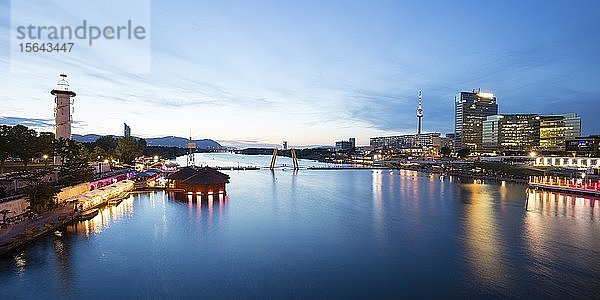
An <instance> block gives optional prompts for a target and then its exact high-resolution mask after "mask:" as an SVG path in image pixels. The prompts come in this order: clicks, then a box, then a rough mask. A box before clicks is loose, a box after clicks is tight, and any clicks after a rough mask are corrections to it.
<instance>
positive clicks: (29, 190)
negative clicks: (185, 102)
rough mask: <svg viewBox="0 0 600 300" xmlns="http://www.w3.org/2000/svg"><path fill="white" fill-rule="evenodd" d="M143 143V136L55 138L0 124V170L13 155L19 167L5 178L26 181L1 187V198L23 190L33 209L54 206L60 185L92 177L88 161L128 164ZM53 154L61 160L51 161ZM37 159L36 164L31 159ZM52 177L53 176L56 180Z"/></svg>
mask: <svg viewBox="0 0 600 300" xmlns="http://www.w3.org/2000/svg"><path fill="white" fill-rule="evenodd" d="M145 147H146V142H145V140H143V139H136V138H134V137H125V138H115V137H113V136H103V137H100V138H99V139H98V140H96V141H95V142H93V143H80V142H77V141H73V140H68V139H62V138H61V139H55V136H54V134H53V133H50V132H37V131H35V130H33V129H29V128H27V127H26V126H23V125H15V126H9V125H0V173H4V171H5V166H6V163H7V161H8V160H9V159H12V161H13V164H12V165H15V163H14V162H15V159H18V160H17V161H19V162H20V164H21V167H20V168H19V169H18V170H14V168H13V172H10V173H9V174H7V176H6V179H9V180H15V181H17V182H21V183H25V184H26V187H25V188H23V189H17V190H11V191H6V190H3V189H2V187H0V198H1V197H4V196H8V195H9V194H25V195H27V197H28V198H29V202H30V206H31V209H32V211H34V212H43V211H47V210H49V209H51V208H53V207H55V206H56V203H55V202H54V197H55V196H56V194H57V193H58V192H59V191H60V187H61V186H70V185H75V184H78V183H82V182H88V181H91V180H92V179H93V168H92V165H93V164H91V162H94V161H103V160H105V159H109V160H112V159H113V158H114V159H118V160H119V161H120V162H123V163H126V164H130V163H132V162H133V161H134V159H135V158H136V157H138V156H141V155H142V154H143V152H144V149H145ZM54 157H56V158H57V159H58V160H60V163H59V164H58V165H56V166H55V165H54V164H53V163H52V161H53V159H54ZM35 161H37V162H38V163H37V164H33V162H35ZM51 178H55V179H56V181H54V180H52V179H51Z"/></svg>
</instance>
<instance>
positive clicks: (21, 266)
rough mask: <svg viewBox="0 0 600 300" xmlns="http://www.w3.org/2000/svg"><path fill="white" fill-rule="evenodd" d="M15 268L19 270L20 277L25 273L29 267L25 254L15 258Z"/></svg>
mask: <svg viewBox="0 0 600 300" xmlns="http://www.w3.org/2000/svg"><path fill="white" fill-rule="evenodd" d="M15 266H16V267H17V269H18V271H17V272H18V273H19V275H21V274H23V273H24V272H25V266H27V261H26V260H25V258H23V253H21V254H19V255H17V256H15Z"/></svg>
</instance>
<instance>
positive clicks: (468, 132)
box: [454, 90, 498, 151]
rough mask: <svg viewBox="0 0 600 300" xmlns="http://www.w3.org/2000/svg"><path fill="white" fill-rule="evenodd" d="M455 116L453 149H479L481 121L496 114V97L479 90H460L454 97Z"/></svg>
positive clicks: (480, 144)
mask: <svg viewBox="0 0 600 300" xmlns="http://www.w3.org/2000/svg"><path fill="white" fill-rule="evenodd" d="M454 102H455V118H454V133H455V142H454V149H455V151H458V150H460V149H463V148H469V149H471V150H479V149H481V147H482V140H483V121H484V120H485V119H486V117H488V116H492V115H496V114H498V104H497V103H496V97H495V96H494V94H491V93H484V92H481V90H478V91H475V90H473V91H472V92H460V93H458V94H457V95H456V97H455V98H454Z"/></svg>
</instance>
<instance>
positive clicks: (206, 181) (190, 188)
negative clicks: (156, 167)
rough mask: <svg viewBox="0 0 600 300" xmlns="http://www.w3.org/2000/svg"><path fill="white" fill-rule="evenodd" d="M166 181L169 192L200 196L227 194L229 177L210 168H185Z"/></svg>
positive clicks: (169, 176)
mask: <svg viewBox="0 0 600 300" xmlns="http://www.w3.org/2000/svg"><path fill="white" fill-rule="evenodd" d="M166 179H167V182H168V183H167V187H168V189H169V190H172V191H175V192H184V193H195V194H197V195H200V196H208V195H218V194H226V193H227V192H226V190H225V185H226V184H227V183H229V175H227V174H224V173H221V172H219V171H217V170H216V169H213V168H209V167H203V168H198V167H184V168H181V169H179V171H177V172H175V173H172V174H170V175H168V176H167V177H166Z"/></svg>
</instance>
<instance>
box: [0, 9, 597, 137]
mask: <svg viewBox="0 0 600 300" xmlns="http://www.w3.org/2000/svg"><path fill="white" fill-rule="evenodd" d="M513 4H515V3H513ZM541 5H543V6H541ZM597 6H598V5H597V4H595V3H591V2H590V3H583V2H581V3H576V4H570V5H569V6H566V7H565V6H564V5H561V4H560V3H559V2H555V3H548V2H543V3H541V2H540V3H539V4H535V3H527V4H521V3H519V6H518V7H519V9H518V10H517V9H515V8H514V7H515V6H514V5H509V4H504V3H502V4H489V5H486V7H485V8H484V7H482V6H474V5H469V3H468V2H461V3H455V4H452V5H450V4H446V3H434V2H428V3H425V4H411V3H398V2H379V3H377V4H373V3H363V4H356V3H352V4H348V3H343V2H335V3H327V4H323V3H316V2H310V3H309V2H307V3H297V4H291V3H287V4H281V3H267V2H260V3H257V2H254V3H252V4H250V3H235V4H233V3H229V2H224V3H217V4H215V3H213V4H211V5H210V6H208V5H207V4H204V3H199V4H197V3H194V4H191V3H177V4H176V5H173V4H169V5H167V4H161V3H153V5H152V11H153V12H152V18H151V19H152V27H151V31H150V34H151V36H152V49H151V50H152V71H151V72H150V73H147V74H127V73H125V74H111V73H103V72H93V70H90V69H89V68H88V67H89V66H87V65H86V62H80V61H79V62H77V63H74V62H72V61H65V68H64V69H62V70H56V69H48V68H45V67H44V66H38V65H34V66H31V69H24V70H20V71H22V72H14V71H13V72H11V71H10V69H11V68H10V60H9V56H10V49H9V46H10V37H9V36H10V35H9V30H10V20H9V18H10V14H9V10H10V4H9V3H8V2H2V3H1V4H0V8H1V9H0V11H1V12H0V70H2V72H0V81H2V82H3V86H5V93H4V94H3V99H2V100H3V101H1V102H0V121H3V122H4V123H10V122H12V123H15V122H23V121H29V122H30V123H29V124H34V125H35V124H37V125H41V126H40V127H45V128H47V130H48V131H53V130H52V124H53V121H52V120H53V109H52V108H53V98H52V96H51V95H50V94H49V91H50V90H51V89H53V88H54V87H55V85H56V81H57V75H58V74H59V73H61V72H65V73H67V74H68V75H69V81H70V83H71V86H72V88H73V91H75V92H76V93H77V94H78V95H77V97H76V98H75V112H74V114H73V115H74V121H75V123H74V128H73V133H76V134H87V133H96V134H113V135H119V134H121V133H122V131H123V129H122V126H123V125H122V124H123V122H126V123H127V124H130V125H131V127H132V134H133V135H135V136H140V137H155V136H166V135H176V136H183V137H187V136H188V135H189V132H190V130H191V132H192V135H193V137H194V138H211V139H214V140H217V141H223V142H225V144H227V142H226V141H234V142H239V141H244V142H248V143H256V144H279V143H280V142H281V141H282V140H288V141H289V143H290V145H320V144H323V145H331V144H333V142H334V141H336V140H340V139H346V138H348V137H356V138H357V144H358V145H366V144H368V143H369V138H370V137H375V136H385V135H398V134H409V133H415V132H416V130H417V118H416V117H415V109H416V106H417V92H418V90H423V109H424V111H425V113H424V118H423V131H424V132H434V131H435V132H441V133H450V132H453V127H454V118H453V117H454V96H455V95H456V93H457V92H458V91H470V90H472V89H478V88H482V89H483V90H487V91H491V92H493V93H494V94H495V95H496V96H497V99H498V107H499V111H498V113H502V114H506V113H536V114H559V113H568V112H575V113H577V114H579V115H580V116H581V118H582V134H583V135H587V134H597V133H598V132H599V131H600V120H597V119H596V118H594V117H593V116H594V114H595V110H593V109H589V107H591V106H592V105H594V104H595V102H596V101H597V100H598V99H599V98H600V87H598V86H597V84H596V83H597V82H598V79H600V71H598V70H597V69H596V68H595V67H594V66H595V65H597V64H598V63H599V62H600V61H599V60H600V58H599V57H598V55H597V54H596V53H598V50H600V49H599V48H600V38H599V37H597V36H596V35H594V28H597V27H598V25H600V24H598V23H600V21H598V20H596V19H594V11H597V9H594V8H597ZM51 9H52V8H51V7H42V8H40V10H51ZM461 14H464V15H465V16H464V17H459V16H460V15H461ZM573 15H577V18H572V17H569V16H573ZM557 20H559V21H557ZM184 25H186V26H184ZM181 28H186V29H184V30H181ZM459 41H462V42H459ZM242 49H243V50H242ZM124 55H132V54H131V53H129V54H127V53H126V54H124ZM107 64H108V65H109V66H110V65H111V62H107ZM7 87H8V88H7ZM98 112H103V113H98ZM15 118H23V119H15ZM157 118H160V122H156V120H157ZM165 124H167V125H165ZM34 127H35V126H34Z"/></svg>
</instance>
